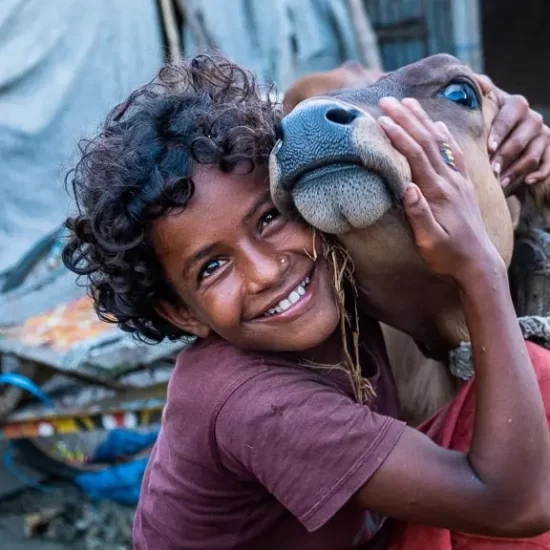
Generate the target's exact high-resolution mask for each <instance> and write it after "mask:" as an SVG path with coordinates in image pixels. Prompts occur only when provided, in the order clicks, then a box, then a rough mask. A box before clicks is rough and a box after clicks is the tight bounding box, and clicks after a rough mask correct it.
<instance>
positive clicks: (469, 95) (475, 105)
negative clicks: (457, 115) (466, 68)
mask: <svg viewBox="0 0 550 550" xmlns="http://www.w3.org/2000/svg"><path fill="white" fill-rule="evenodd" d="M439 95H440V96H441V97H444V98H446V99H449V100H450V101H452V102H453V103H457V104H458V105H463V106H464V107H468V109H479V108H480V102H479V98H478V95H477V92H476V90H475V89H474V87H473V86H472V85H471V84H470V83H468V82H453V83H452V84H449V85H448V86H446V87H445V88H443V90H441V92H439Z"/></svg>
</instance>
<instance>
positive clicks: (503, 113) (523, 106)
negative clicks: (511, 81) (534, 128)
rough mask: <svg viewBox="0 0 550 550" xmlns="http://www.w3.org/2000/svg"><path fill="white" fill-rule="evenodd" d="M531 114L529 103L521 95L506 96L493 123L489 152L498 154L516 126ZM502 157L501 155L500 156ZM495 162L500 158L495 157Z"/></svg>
mask: <svg viewBox="0 0 550 550" xmlns="http://www.w3.org/2000/svg"><path fill="white" fill-rule="evenodd" d="M528 114H529V102H528V101H527V100H526V99H525V98H524V97H523V96H520V95H506V96H504V97H503V101H502V105H501V108H500V110H499V112H498V113H497V116H496V117H495V120H494V121H493V124H492V126H491V131H490V134H489V143H488V145H489V151H492V152H495V151H497V152H498V149H499V148H500V146H501V144H502V143H503V142H504V140H505V139H507V138H508V136H509V135H510V134H512V132H513V131H514V129H515V128H516V126H518V125H519V124H520V122H521V121H522V120H525V118H526V117H527V116H528ZM499 157H501V155H499ZM492 160H493V162H494V163H497V162H499V161H498V157H497V156H496V155H494V157H493V159H492Z"/></svg>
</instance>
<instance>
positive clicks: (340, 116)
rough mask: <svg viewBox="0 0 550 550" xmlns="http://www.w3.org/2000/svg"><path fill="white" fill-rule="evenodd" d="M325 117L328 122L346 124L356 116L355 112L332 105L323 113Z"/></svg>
mask: <svg viewBox="0 0 550 550" xmlns="http://www.w3.org/2000/svg"><path fill="white" fill-rule="evenodd" d="M325 118H326V119H327V120H329V121H330V122H334V123H336V124H341V125H342V126H347V125H348V124H351V123H352V122H353V121H354V120H355V119H356V118H357V113H356V112H355V111H350V110H348V109H344V108H342V107H333V108H332V109H329V110H328V111H327V112H326V113H325Z"/></svg>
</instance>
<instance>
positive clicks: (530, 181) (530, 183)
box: [525, 178, 537, 185]
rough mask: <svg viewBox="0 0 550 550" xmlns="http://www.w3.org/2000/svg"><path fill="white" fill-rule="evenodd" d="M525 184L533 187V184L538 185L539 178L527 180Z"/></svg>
mask: <svg viewBox="0 0 550 550" xmlns="http://www.w3.org/2000/svg"><path fill="white" fill-rule="evenodd" d="M525 183H526V184H527V185H533V183H537V178H526V179H525Z"/></svg>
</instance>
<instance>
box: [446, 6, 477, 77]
mask: <svg viewBox="0 0 550 550" xmlns="http://www.w3.org/2000/svg"><path fill="white" fill-rule="evenodd" d="M451 9H452V16H453V35H454V47H455V55H456V57H458V59H460V60H461V61H463V62H464V63H466V64H468V65H470V67H472V69H473V70H474V71H476V72H479V73H482V72H483V44H482V40H481V17H480V6H479V0H452V8H451Z"/></svg>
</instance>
